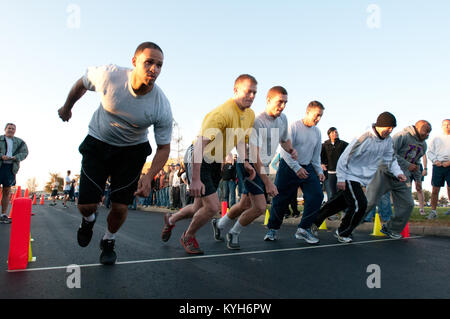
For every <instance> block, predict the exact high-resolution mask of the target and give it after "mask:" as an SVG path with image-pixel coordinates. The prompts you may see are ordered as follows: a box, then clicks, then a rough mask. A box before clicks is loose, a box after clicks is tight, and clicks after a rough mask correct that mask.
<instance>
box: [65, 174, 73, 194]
mask: <svg viewBox="0 0 450 319" xmlns="http://www.w3.org/2000/svg"><path fill="white" fill-rule="evenodd" d="M71 184H72V180H71V179H70V176H66V177H65V178H64V190H65V191H70V185H71Z"/></svg>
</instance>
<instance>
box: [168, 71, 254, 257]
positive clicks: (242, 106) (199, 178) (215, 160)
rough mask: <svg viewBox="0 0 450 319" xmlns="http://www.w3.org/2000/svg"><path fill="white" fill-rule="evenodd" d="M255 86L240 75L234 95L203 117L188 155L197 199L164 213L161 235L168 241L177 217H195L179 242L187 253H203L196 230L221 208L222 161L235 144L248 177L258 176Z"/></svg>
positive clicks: (188, 168) (192, 189)
mask: <svg viewBox="0 0 450 319" xmlns="http://www.w3.org/2000/svg"><path fill="white" fill-rule="evenodd" d="M256 88H257V81H256V79H255V78H254V77H253V76H251V75H248V74H243V75H240V76H239V77H238V78H237V79H236V81H235V83H234V90H233V91H234V95H233V98H231V99H229V100H228V101H226V102H225V103H224V104H222V105H221V106H219V107H217V108H215V109H214V110H212V111H211V112H210V113H208V114H207V115H206V116H205V118H204V119H203V123H202V127H201V131H200V134H199V136H198V137H197V139H196V141H195V142H194V145H191V147H190V148H189V149H188V151H187V154H186V156H185V165H186V166H187V172H188V174H187V175H188V180H189V183H190V184H189V190H190V195H191V196H193V197H195V200H194V203H193V204H191V205H188V206H185V207H184V208H183V209H182V210H180V211H179V212H177V213H175V214H170V213H167V214H166V215H165V216H164V227H163V230H162V234H161V238H162V240H163V241H168V240H169V238H170V235H171V232H172V228H173V227H174V226H175V223H176V222H177V221H178V220H181V219H184V218H189V217H192V220H191V223H190V224H189V226H188V228H187V230H186V231H185V232H184V233H183V235H182V237H181V239H180V241H181V244H182V246H183V247H184V249H185V250H186V252H187V253H189V254H203V251H202V250H201V249H200V248H199V245H198V243H197V240H196V239H195V233H196V232H197V231H198V230H199V229H200V228H201V227H203V226H204V225H205V224H207V223H208V222H209V221H210V220H211V218H212V217H214V215H215V214H216V213H217V212H218V211H220V202H219V198H218V196H217V187H218V185H219V181H220V178H221V164H222V162H223V160H224V158H225V156H226V155H227V154H228V153H229V152H230V151H231V150H232V149H233V148H234V147H236V148H237V151H238V153H239V154H240V157H241V158H243V159H244V167H245V169H246V170H247V172H248V173H249V174H250V177H249V178H250V179H253V178H254V176H255V175H256V172H255V171H254V169H253V167H252V166H251V165H250V164H249V163H248V152H247V144H248V136H249V135H250V132H251V128H252V126H253V122H254V120H255V113H254V112H253V110H251V109H250V107H251V105H252V103H253V100H254V98H255V95H256ZM190 168H192V171H190Z"/></svg>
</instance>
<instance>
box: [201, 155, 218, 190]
mask: <svg viewBox="0 0 450 319" xmlns="http://www.w3.org/2000/svg"><path fill="white" fill-rule="evenodd" d="M221 178H222V165H221V164H220V163H216V162H212V163H210V164H209V163H207V162H205V160H203V161H202V166H201V168H200V180H201V181H202V183H203V184H204V185H205V195H203V196H202V197H204V196H208V195H211V194H213V193H215V192H216V191H217V188H218V187H219V183H220V179H221Z"/></svg>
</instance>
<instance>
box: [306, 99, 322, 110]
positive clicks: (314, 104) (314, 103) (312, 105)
mask: <svg viewBox="0 0 450 319" xmlns="http://www.w3.org/2000/svg"><path fill="white" fill-rule="evenodd" d="M315 108H320V109H321V110H325V108H324V107H323V104H322V103H320V102H319V101H312V102H309V104H308V106H307V107H306V110H310V109H315Z"/></svg>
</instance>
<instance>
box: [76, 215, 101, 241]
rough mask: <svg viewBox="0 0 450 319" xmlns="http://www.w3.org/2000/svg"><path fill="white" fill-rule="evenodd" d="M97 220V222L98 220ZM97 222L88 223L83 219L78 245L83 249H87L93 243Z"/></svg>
mask: <svg viewBox="0 0 450 319" xmlns="http://www.w3.org/2000/svg"><path fill="white" fill-rule="evenodd" d="M95 220H97V218H96V219H95ZM95 220H94V221H93V222H88V221H86V219H84V218H81V225H80V228H78V232H77V240H78V245H80V246H81V247H86V246H87V245H89V243H90V242H91V238H92V233H93V231H92V228H93V227H94V224H95Z"/></svg>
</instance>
